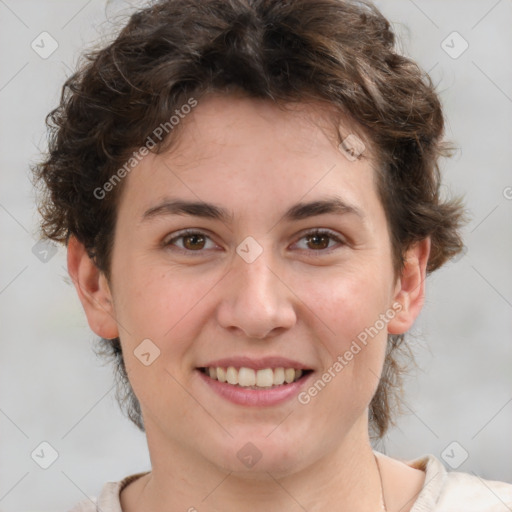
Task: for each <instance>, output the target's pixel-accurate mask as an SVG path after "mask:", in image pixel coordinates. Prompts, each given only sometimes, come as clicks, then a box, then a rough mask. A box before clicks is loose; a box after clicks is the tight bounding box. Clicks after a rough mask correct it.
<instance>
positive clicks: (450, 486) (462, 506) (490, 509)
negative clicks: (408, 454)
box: [407, 454, 512, 512]
mask: <svg viewBox="0 0 512 512" xmlns="http://www.w3.org/2000/svg"><path fill="white" fill-rule="evenodd" d="M407 464H408V465H410V466H411V467H414V468H417V469H423V470H424V471H425V473H426V477H425V483H424V485H423V488H422V490H421V492H420V494H419V495H418V497H417V499H416V501H415V503H414V505H413V507H412V509H411V512H427V511H428V512H458V511H461V510H464V512H510V511H511V510H512V484H509V483H506V482H498V481H494V480H485V479H483V478H480V477H479V476H477V475H470V474H468V473H461V472H455V471H453V472H448V471H446V469H445V467H444V466H443V464H442V463H441V461H440V460H439V459H437V458H436V457H435V456H434V455H431V454H429V455H425V456H423V457H420V458H418V459H415V460H413V461H410V462H407Z"/></svg>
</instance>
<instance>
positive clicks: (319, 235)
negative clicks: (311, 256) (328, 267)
mask: <svg viewBox="0 0 512 512" xmlns="http://www.w3.org/2000/svg"><path fill="white" fill-rule="evenodd" d="M300 240H306V245H307V248H309V249H313V251H315V252H321V251H325V250H328V249H332V247H333V246H332V245H330V244H331V242H336V243H338V244H340V245H345V242H344V241H343V240H342V239H341V238H339V237H338V236H337V235H335V234H334V233H333V232H331V231H327V230H323V229H315V230H313V231H309V232H308V233H306V234H305V235H303V236H302V237H301V238H300ZM307 248H306V250H307ZM327 252H330V251H327Z"/></svg>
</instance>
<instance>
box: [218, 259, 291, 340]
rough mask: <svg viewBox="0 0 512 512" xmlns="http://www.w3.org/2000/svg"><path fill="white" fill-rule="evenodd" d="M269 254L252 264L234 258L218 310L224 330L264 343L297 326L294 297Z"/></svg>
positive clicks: (219, 320) (219, 319)
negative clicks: (265, 340)
mask: <svg viewBox="0 0 512 512" xmlns="http://www.w3.org/2000/svg"><path fill="white" fill-rule="evenodd" d="M269 253H270V250H265V251H263V253H262V254H261V255H260V256H259V257H258V258H257V259H256V260H255V261H253V262H251V263H248V262H246V261H245V260H244V259H243V258H241V257H240V256H238V254H236V255H235V256H234V261H233V263H232V268H231V272H230V273H229V275H228V276H226V277H227V280H226V284H225V285H224V287H223V290H222V292H221V293H222V298H221V302H220V304H219V307H218V310H217V320H218V322H219V324H220V325H221V326H222V327H223V328H224V329H227V330H229V331H231V332H233V333H237V334H239V335H243V336H244V337H247V338H253V339H265V338H270V337H273V336H275V335H277V334H279V333H282V332H284V331H285V330H286V329H290V328H291V327H292V326H293V325H294V324H295V322H296V312H295V309H294V297H295V295H294V293H293V291H292V290H291V288H290V286H289V285H288V284H287V283H286V282H285V280H284V279H283V276H281V275H279V273H280V272H279V270H278V266H277V265H276V264H275V262H273V261H272V259H271V258H270V257H267V256H266V254H269ZM279 268H280V267H279ZM281 273H282V272H281Z"/></svg>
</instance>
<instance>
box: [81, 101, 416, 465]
mask: <svg viewBox="0 0 512 512" xmlns="http://www.w3.org/2000/svg"><path fill="white" fill-rule="evenodd" d="M321 112H322V110H321V109H320V108H319V106H312V105H309V106H308V105H300V106H298V105H296V106H294V107H293V108H292V107H290V110H289V111H286V112H285V111H283V110H281V109H279V108H278V107H276V106H275V105H273V104H271V103H270V102H266V101H262V100H254V99H244V98H235V97H225V96H221V95H212V96H209V97H206V98H204V99H202V100H201V101H200V102H199V104H198V106H197V107H196V108H195V109H194V110H193V112H192V113H191V114H189V115H188V116H187V118H186V119H185V120H184V121H182V122H184V123H185V124H184V125H183V126H182V127H181V128H182V131H181V132H180V138H179V142H178V143H177V144H176V145H174V146H173V147H172V148H171V150H170V151H168V152H166V153H162V154H160V155H153V154H150V155H148V156H147V157H146V158H145V159H144V160H143V161H142V162H141V163H140V164H139V165H138V166H137V167H136V168H135V169H134V170H133V171H132V172H131V173H130V175H129V176H128V177H127V178H126V180H127V181H126V183H125V188H124V190H123V194H122V196H121V201H120V204H119V209H118V218H117V225H116V231H115V238H114V249H113V253H112V262H111V269H112V272H111V280H110V282H109V290H108V293H110V294H111V304H112V316H111V317H109V319H110V320H105V322H104V323H103V324H102V326H99V324H98V323H97V324H95V327H96V329H95V330H96V331H97V332H98V334H100V335H104V334H105V329H107V330H108V329H110V331H109V334H110V336H109V337H113V336H112V334H115V333H114V332H113V331H117V332H118V333H119V335H120V338H121V343H122V347H123V353H124V358H125V364H126V368H127V371H128V375H129V379H130V382H131V384H132V387H133V389H134V391H135V394H136V395H137V397H138V399H139V401H140V404H141V408H142V412H143V417H144V422H145V427H146V432H147V436H148V442H149V445H150V450H151V447H152V446H153V447H160V449H161V450H163V453H164V452H165V450H166V449H169V450H174V451H176V450H179V451H180V452H181V453H186V455H187V457H188V460H190V461H198V462H199V461H202V462H207V463H209V464H213V465H215V466H217V467H219V468H222V469H225V470H229V471H246V472H251V471H252V472H253V473H257V472H258V471H260V472H262V473H263V472H266V471H272V472H273V474H283V475H284V474H287V473H289V472H290V471H292V470H293V471H298V470H300V469H301V468H303V467H306V466H310V465H312V464H315V463H316V462H318V461H320V460H322V459H326V458H329V457H330V456H332V454H334V453H335V452H336V451H337V450H339V449H341V447H342V445H343V444H344V443H345V444H347V443H349V442H350V441H355V440H356V439H357V440H359V439H361V438H363V437H365V436H366V435H367V426H368V425H367V408H368V405H369V403H370V401H371V398H372V396H373V394H374V392H375V390H376V387H377V384H378V378H379V376H380V373H381V368H382V364H383V361H384V352H385V345H386V339H387V334H388V332H398V331H400V329H401V328H403V326H404V324H405V323H407V322H408V321H409V320H408V318H406V317H405V316H404V315H406V313H405V311H406V310H407V309H408V308H407V304H406V302H407V301H404V300H402V299H403V297H404V294H405V293H406V290H405V288H404V287H403V286H402V285H401V282H400V279H398V280H397V279H395V277H394V275H393V264H392V252H391V246H390V237H389V232H388V227H387V223H386V216H385V212H384V210H383V207H382V204H381V202H380V200H379V197H378V194H377V189H376V183H375V171H374V170H373V168H372V163H371V159H370V158H369V155H365V154H363V157H364V158H359V159H357V160H355V161H352V160H353V159H348V158H347V157H346V156H345V155H344V154H343V153H342V152H341V151H340V149H338V147H337V144H336V141H335V137H334V130H333V129H332V128H329V125H328V123H327V121H326V118H325V116H323V115H322V113H321ZM345 132H347V131H346V130H345ZM178 203H180V204H179V205H178ZM190 203H201V205H195V206H192V205H191V204H190ZM206 203H207V204H208V205H210V206H206V205H205V204H206ZM402 284H403V283H402ZM397 300H401V302H402V303H403V306H398V307H397V302H396V301H397ZM393 305H395V307H393ZM400 310H401V311H400ZM88 316H89V321H90V323H91V314H88ZM108 322H111V324H112V325H111V326H110V327H109V328H107V327H105V325H106V323H108ZM93 324H94V322H92V323H91V326H93ZM93 327H94V326H93ZM402 330H403V329H402ZM363 333H366V337H365V335H364V334H363ZM143 340H146V341H143ZM148 340H150V341H148ZM363 340H364V341H363ZM141 343H142V345H141ZM350 354H351V355H350ZM210 367H211V368H215V370H212V376H209V372H210V371H209V370H208V368H210ZM229 367H232V368H231V369H229V370H228V368H229ZM204 368H206V370H204ZM241 368H242V369H241ZM277 368H283V369H285V370H286V369H287V368H288V370H286V371H284V374H285V375H284V378H286V379H287V380H293V379H295V381H294V382H290V383H287V381H286V380H285V382H284V383H282V380H283V371H282V370H278V369H277ZM293 369H295V370H301V372H298V371H295V372H294V371H293ZM301 373H302V375H301ZM225 374H227V375H225ZM224 379H227V380H228V382H222V380H224ZM236 379H238V381H237V380H236ZM274 379H275V380H274ZM230 382H231V383H230ZM234 382H239V384H234ZM319 382H320V383H319ZM274 383H277V384H274ZM255 384H257V386H256V388H254V385H255ZM315 390H316V391H315ZM248 443H250V444H248ZM156 449H158V448H156ZM154 455H155V454H154V453H153V454H152V456H153V457H152V458H153V459H154ZM259 456H261V459H260V460H259V461H258V463H257V464H256V465H255V466H254V468H253V467H252V465H251V462H250V458H251V457H252V459H254V460H255V459H257V458H258V457H259ZM248 457H249V458H248ZM153 462H155V461H154V460H153Z"/></svg>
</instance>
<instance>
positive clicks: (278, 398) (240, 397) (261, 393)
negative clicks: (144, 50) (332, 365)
mask: <svg viewBox="0 0 512 512" xmlns="http://www.w3.org/2000/svg"><path fill="white" fill-rule="evenodd" d="M196 371H197V374H198V376H199V377H200V378H201V380H202V381H203V382H204V383H205V384H206V385H207V386H208V389H209V390H210V391H211V392H213V393H214V394H215V395H217V396H220V397H221V398H223V399H224V400H227V401H229V402H231V403H233V404H236V405H243V406H258V407H269V406H273V405H278V404H281V403H283V402H285V401H286V400H290V399H292V398H293V397H295V396H296V395H298V394H299V392H300V390H301V389H302V388H304V387H305V386H306V382H307V381H308V380H309V377H310V375H312V374H313V373H314V372H313V370H309V369H303V368H300V369H295V368H285V367H276V368H259V369H254V368H247V367H246V366H241V367H239V368H237V367H235V366H226V367H224V366H208V367H199V368H196Z"/></svg>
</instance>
